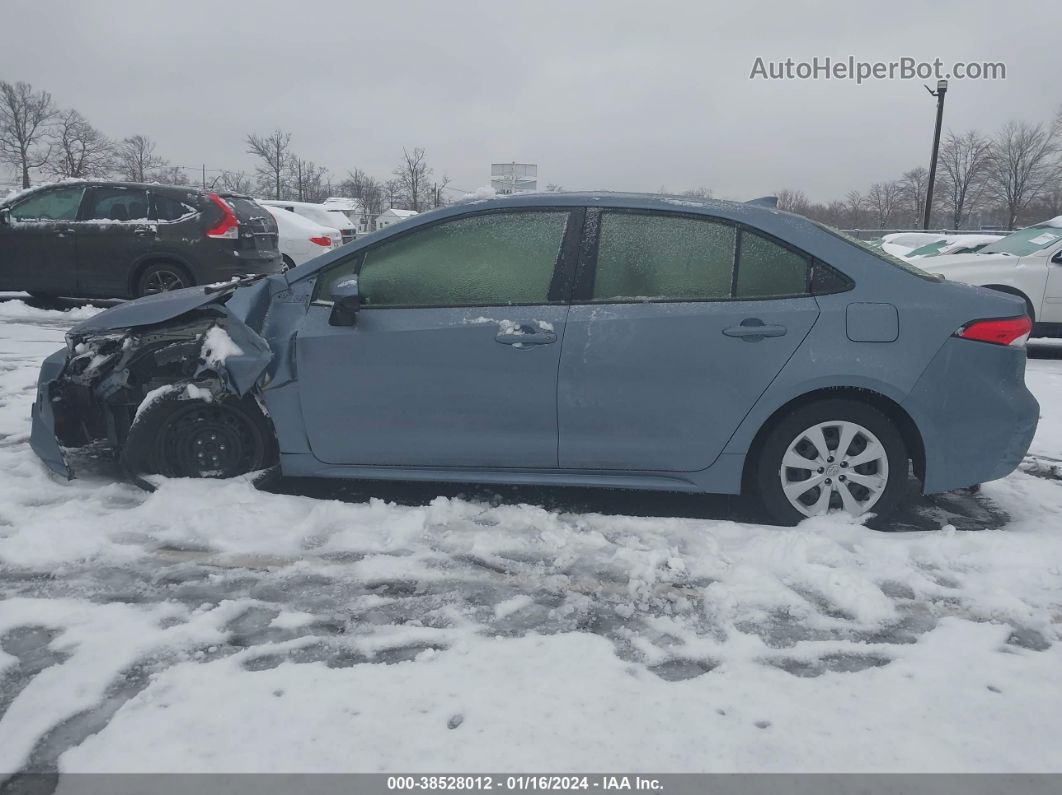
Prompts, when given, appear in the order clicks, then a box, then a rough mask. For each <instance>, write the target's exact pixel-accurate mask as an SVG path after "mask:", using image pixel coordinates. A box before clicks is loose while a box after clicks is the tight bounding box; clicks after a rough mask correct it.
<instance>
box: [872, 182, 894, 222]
mask: <svg viewBox="0 0 1062 795" xmlns="http://www.w3.org/2000/svg"><path fill="white" fill-rule="evenodd" d="M899 202H900V185H899V183H898V182H875V183H874V184H873V185H871V186H870V191H869V192H868V193H867V204H868V205H869V207H870V210H871V212H873V213H874V215H875V219H876V222H877V226H878V229H885V228H886V227H888V226H890V225H891V224H892V222H893V216H894V215H895V214H896V209H897V205H898V204H899Z"/></svg>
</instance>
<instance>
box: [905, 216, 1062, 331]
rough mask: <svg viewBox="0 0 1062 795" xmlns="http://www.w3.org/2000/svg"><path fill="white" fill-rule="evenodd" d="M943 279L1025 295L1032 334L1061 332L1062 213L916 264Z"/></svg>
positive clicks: (1023, 296)
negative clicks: (975, 247) (969, 249)
mask: <svg viewBox="0 0 1062 795" xmlns="http://www.w3.org/2000/svg"><path fill="white" fill-rule="evenodd" d="M919 264H920V265H922V266H923V269H924V270H928V271H930V272H931V273H937V274H940V275H941V276H943V277H944V278H945V279H950V280H953V281H957V282H966V283H967V284H975V285H978V286H980V287H990V288H992V289H993V290H999V291H1000V292H1004V293H1011V294H1013V295H1017V296H1019V297H1021V298H1024V299H1025V303H1026V305H1027V306H1028V308H1029V315H1030V317H1032V319H1033V322H1034V323H1035V324H1036V325H1035V327H1034V330H1033V334H1034V336H1039V337H1058V336H1062V215H1060V216H1058V217H1056V218H1052V219H1051V220H1049V221H1043V222H1042V223H1039V224H1036V225H1035V226H1029V227H1026V228H1025V229H1019V230H1018V231H1017V232H1013V233H1011V234H1009V235H1007V236H1006V237H1004V238H1002V239H1000V240H997V241H996V242H994V243H989V244H988V245H987V246H985V247H984V248H983V249H981V250H980V251H979V252H977V253H976V254H953V255H951V256H946V257H933V258H932V259H931V260H926V261H925V262H924V263H919Z"/></svg>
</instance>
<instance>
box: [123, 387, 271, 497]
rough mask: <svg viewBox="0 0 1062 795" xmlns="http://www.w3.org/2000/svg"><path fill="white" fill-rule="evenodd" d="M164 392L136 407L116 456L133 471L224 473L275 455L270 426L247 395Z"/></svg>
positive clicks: (257, 465) (261, 464) (262, 464)
mask: <svg viewBox="0 0 1062 795" xmlns="http://www.w3.org/2000/svg"><path fill="white" fill-rule="evenodd" d="M182 393H183V390H181V389H176V390H175V391H174V392H173V393H171V394H169V395H164V396H162V397H161V398H159V399H157V400H156V401H155V402H154V403H152V404H151V405H149V406H147V407H146V408H144V409H143V410H142V411H141V414H140V416H139V417H138V418H137V419H136V421H135V422H134V423H133V426H132V427H131V428H130V429H129V436H128V438H127V439H126V443H125V447H124V449H123V452H122V457H123V460H124V463H125V465H126V468H127V469H128V470H129V471H130V472H132V473H133V474H138V475H139V474H159V475H167V476H169V477H185V478H229V477H234V476H236V475H242V474H244V473H246V472H254V471H257V470H260V469H265V468H266V467H269V466H271V465H272V464H273V463H275V461H276V447H275V444H274V439H273V433H272V429H271V428H270V427H269V423H268V422H267V420H266V418H265V417H264V416H263V415H262V412H261V410H260V409H259V408H258V405H257V404H256V403H255V402H254V400H253V399H251V398H243V399H238V398H234V397H226V398H223V399H221V400H214V401H209V402H208V401H204V400H199V399H182Z"/></svg>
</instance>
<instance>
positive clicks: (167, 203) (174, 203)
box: [152, 193, 198, 221]
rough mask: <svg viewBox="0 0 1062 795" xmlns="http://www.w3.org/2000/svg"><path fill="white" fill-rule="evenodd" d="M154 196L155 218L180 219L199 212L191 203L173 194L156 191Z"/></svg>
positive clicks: (161, 219)
mask: <svg viewBox="0 0 1062 795" xmlns="http://www.w3.org/2000/svg"><path fill="white" fill-rule="evenodd" d="M152 198H153V200H154V202H155V219H156V220H159V221H179V220H181V219H182V218H186V217H188V216H190V215H193V214H194V213H196V212H198V210H196V209H195V207H193V206H191V204H186V203H185V202H183V201H180V200H179V199H176V198H174V197H172V196H164V195H162V194H159V193H156V194H154V196H153V197H152Z"/></svg>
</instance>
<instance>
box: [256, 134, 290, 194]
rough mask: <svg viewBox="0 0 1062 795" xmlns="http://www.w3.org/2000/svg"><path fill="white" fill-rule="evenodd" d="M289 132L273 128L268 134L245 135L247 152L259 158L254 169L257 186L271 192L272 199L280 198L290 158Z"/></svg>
mask: <svg viewBox="0 0 1062 795" xmlns="http://www.w3.org/2000/svg"><path fill="white" fill-rule="evenodd" d="M290 149H291V133H286V132H281V131H280V130H274V131H273V132H271V133H270V134H269V135H255V134H254V133H250V134H249V135H248V136H247V153H248V154H252V155H254V156H255V157H257V158H258V159H259V160H261V161H262V162H261V164H260V165H259V166H258V167H257V168H256V169H255V172H256V173H257V174H258V181H259V187H260V188H261V189H262V190H263V191H268V192H271V193H272V194H273V198H274V199H279V198H281V194H282V193H283V190H284V177H285V176H286V174H287V171H288V161H289V160H290V158H291V153H290V151H289V150H290Z"/></svg>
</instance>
